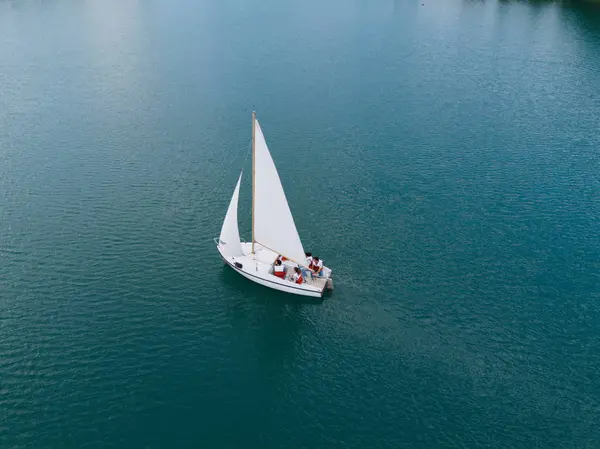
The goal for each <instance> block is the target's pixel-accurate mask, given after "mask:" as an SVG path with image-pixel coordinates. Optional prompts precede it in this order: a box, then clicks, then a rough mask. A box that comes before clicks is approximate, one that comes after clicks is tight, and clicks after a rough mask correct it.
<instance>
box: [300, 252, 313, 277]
mask: <svg viewBox="0 0 600 449" xmlns="http://www.w3.org/2000/svg"><path fill="white" fill-rule="evenodd" d="M304 254H305V255H306V266H307V267H309V268H310V266H311V265H312V263H313V257H312V253H304ZM311 269H312V268H311ZM300 270H301V271H302V276H303V277H304V279H308V276H310V275H312V271H311V270H307V269H306V268H304V267H300Z"/></svg>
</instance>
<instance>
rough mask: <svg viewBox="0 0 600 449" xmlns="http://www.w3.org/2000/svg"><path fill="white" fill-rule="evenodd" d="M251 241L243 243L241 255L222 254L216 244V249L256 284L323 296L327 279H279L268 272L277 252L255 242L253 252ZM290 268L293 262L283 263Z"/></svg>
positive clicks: (232, 265)
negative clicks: (299, 280) (297, 281)
mask: <svg viewBox="0 0 600 449" xmlns="http://www.w3.org/2000/svg"><path fill="white" fill-rule="evenodd" d="M251 247H252V244H251V243H243V244H242V248H243V253H244V254H243V255H242V256H238V257H231V256H229V257H228V256H225V255H223V252H222V251H221V247H220V246H219V245H218V244H217V249H218V250H219V254H220V255H221V258H222V259H223V261H225V263H226V264H227V265H229V266H230V267H231V268H232V269H233V270H235V271H237V272H238V273H239V274H241V275H242V276H244V277H245V278H247V279H249V280H251V281H252V282H256V283H257V284H260V285H264V286H265V287H269V288H272V289H274V290H279V291H282V292H286V293H292V294H294V295H302V296H310V297H313V298H320V297H321V296H323V292H324V291H325V287H326V285H327V280H326V279H324V278H315V279H309V280H308V281H307V282H305V283H303V284H296V283H294V282H291V281H288V280H287V279H281V278H278V277H276V276H274V275H273V274H271V273H270V269H271V267H272V264H273V262H274V261H275V258H276V257H277V254H276V253H274V252H272V251H270V250H268V249H266V248H263V247H262V246H261V245H260V244H258V243H256V244H255V254H252V253H251ZM236 262H237V263H239V264H241V268H240V267H239V266H236ZM285 264H286V265H287V266H288V267H289V268H290V269H291V268H292V267H293V266H295V264H293V263H289V262H286V263H285Z"/></svg>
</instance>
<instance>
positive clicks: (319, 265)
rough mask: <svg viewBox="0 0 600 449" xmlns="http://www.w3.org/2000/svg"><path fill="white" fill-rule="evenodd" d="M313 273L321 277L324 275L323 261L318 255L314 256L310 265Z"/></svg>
mask: <svg viewBox="0 0 600 449" xmlns="http://www.w3.org/2000/svg"><path fill="white" fill-rule="evenodd" d="M310 268H311V269H312V271H313V273H314V274H316V275H317V276H319V277H322V276H323V261H322V260H321V259H319V258H318V257H317V256H315V257H313V261H312V265H311V266H310Z"/></svg>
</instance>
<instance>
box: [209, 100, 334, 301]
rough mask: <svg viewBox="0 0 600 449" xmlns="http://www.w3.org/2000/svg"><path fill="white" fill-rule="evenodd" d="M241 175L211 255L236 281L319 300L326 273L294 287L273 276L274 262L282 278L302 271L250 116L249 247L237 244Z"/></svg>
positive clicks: (296, 240)
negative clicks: (238, 278) (281, 266)
mask: <svg viewBox="0 0 600 449" xmlns="http://www.w3.org/2000/svg"><path fill="white" fill-rule="evenodd" d="M241 181H242V173H240V177H239V178H238V182H237V184H236V186H235V189H234V191H233V196H232V197H231V201H230V203H229V208H228V209H227V214H226V215H225V220H224V221H223V227H222V228H221V235H220V237H219V239H215V242H216V243H217V249H218V251H219V253H220V254H221V257H222V258H223V260H224V261H225V263H226V264H227V265H229V266H230V267H231V268H233V269H234V270H235V271H237V272H238V273H239V274H241V275H242V276H244V277H246V278H248V279H250V280H251V281H254V282H256V283H258V284H261V285H264V286H266V287H270V288H273V289H275V290H281V291H283V292H287V293H293V294H297V295H304V296H313V297H320V296H322V295H323V293H324V291H325V289H326V288H328V287H329V288H331V286H332V281H331V270H330V269H329V268H327V267H323V272H322V276H321V277H318V276H310V275H309V276H306V279H304V282H302V283H300V284H298V283H296V282H292V281H291V280H288V279H287V276H286V279H282V278H279V277H277V276H275V275H274V274H273V264H274V262H275V260H276V259H277V258H278V257H279V256H282V257H283V258H284V261H283V264H284V266H285V267H286V270H287V272H288V273H290V272H292V271H293V269H294V267H297V266H299V267H301V268H302V267H303V268H305V269H306V268H308V267H307V266H306V265H307V262H306V255H305V252H304V248H303V247H302V242H301V241H300V236H299V235H298V230H297V229H296V224H295V223H294V217H293V216H292V212H291V211H290V207H289V205H288V202H287V199H286V197H285V193H284V192H283V187H282V185H281V181H280V179H279V174H278V173H277V169H276V168H275V164H274V163H273V159H272V158H271V153H270V152H269V148H268V147H267V142H266V141H265V136H264V134H263V132H262V130H261V128H260V125H259V123H258V120H257V119H256V113H254V112H253V113H252V242H245V241H243V240H241V239H240V233H239V229H238V220H237V210H238V197H239V193H240V183H241Z"/></svg>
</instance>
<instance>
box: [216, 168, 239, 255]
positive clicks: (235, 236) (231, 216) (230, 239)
mask: <svg viewBox="0 0 600 449" xmlns="http://www.w3.org/2000/svg"><path fill="white" fill-rule="evenodd" d="M241 182H242V173H240V177H239V178H238V182H237V184H236V186H235V190H234V191H233V196H232V197H231V201H230V202H229V208H228V209H227V214H226V215H225V220H224V221H223V227H222V228H221V235H220V237H219V245H220V246H221V251H222V253H223V255H224V256H234V257H237V256H241V255H242V243H241V242H240V231H239V229H238V219H237V211H238V197H239V196H240V183H241Z"/></svg>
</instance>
